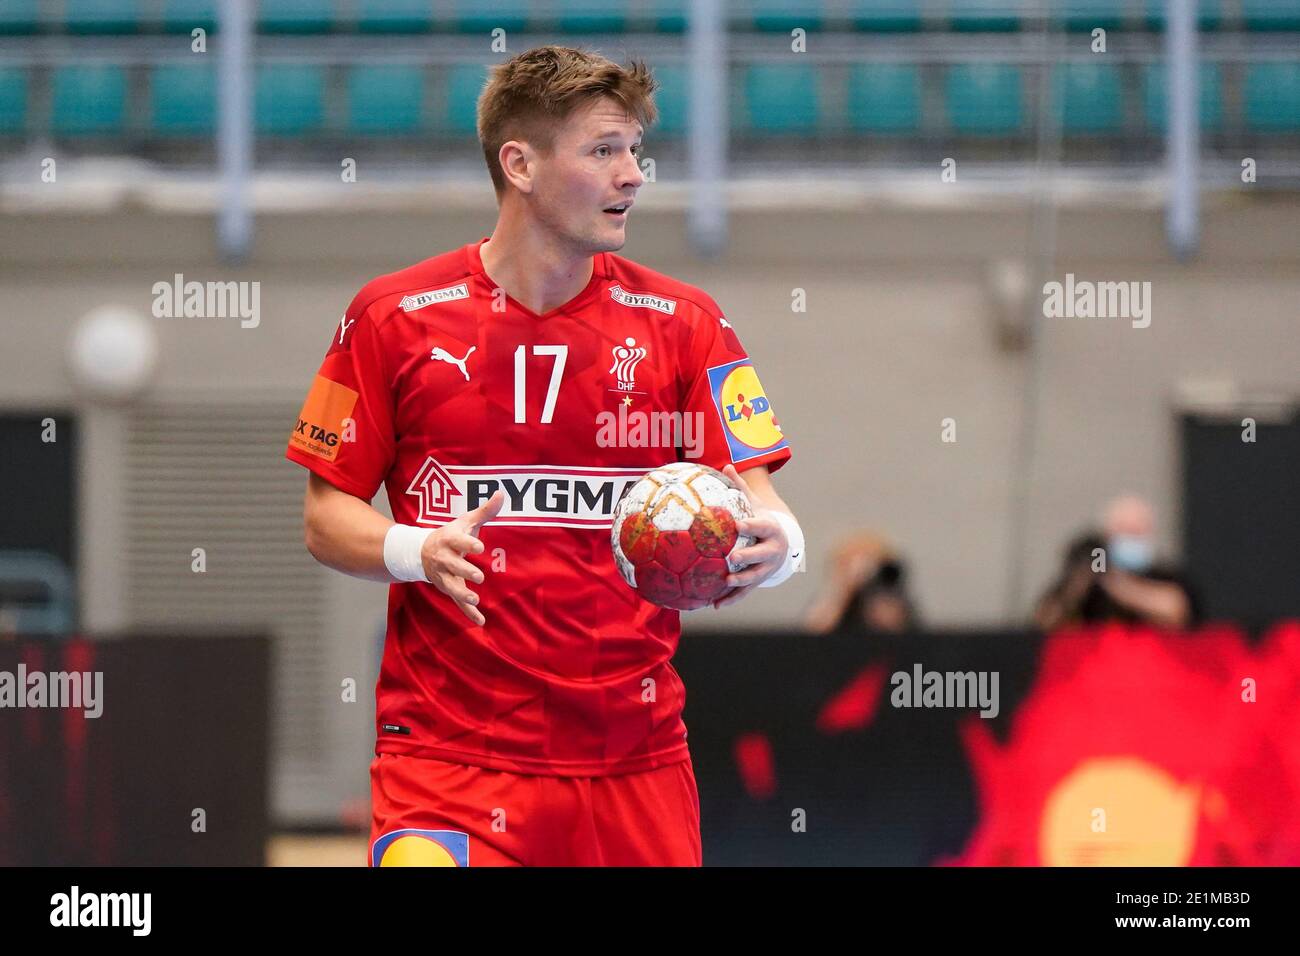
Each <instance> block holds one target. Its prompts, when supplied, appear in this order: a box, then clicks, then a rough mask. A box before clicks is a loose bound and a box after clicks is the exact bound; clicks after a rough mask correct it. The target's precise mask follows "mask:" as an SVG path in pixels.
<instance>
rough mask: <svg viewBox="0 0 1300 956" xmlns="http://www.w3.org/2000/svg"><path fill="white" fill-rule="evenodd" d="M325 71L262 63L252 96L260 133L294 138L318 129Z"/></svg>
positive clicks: (322, 115)
mask: <svg viewBox="0 0 1300 956" xmlns="http://www.w3.org/2000/svg"><path fill="white" fill-rule="evenodd" d="M324 90H325V68H324V67H321V66H317V65H315V64H306V63H261V64H258V67H257V79H256V84H255V89H254V93H253V117H254V124H255V125H256V127H257V131H258V132H259V133H267V134H270V135H272V136H297V135H301V134H303V133H308V132H312V131H314V130H317V129H319V128H320V126H321V124H322V122H323V120H324V116H325V109H324Z"/></svg>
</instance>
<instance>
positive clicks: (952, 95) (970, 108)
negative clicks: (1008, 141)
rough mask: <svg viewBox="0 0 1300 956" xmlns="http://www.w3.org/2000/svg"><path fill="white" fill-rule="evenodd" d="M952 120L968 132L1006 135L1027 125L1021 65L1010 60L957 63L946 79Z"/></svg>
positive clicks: (956, 128) (956, 127) (954, 125)
mask: <svg viewBox="0 0 1300 956" xmlns="http://www.w3.org/2000/svg"><path fill="white" fill-rule="evenodd" d="M944 99H945V101H946V104H947V110H948V122H949V124H950V125H951V126H952V129H953V131H954V132H956V133H960V134H962V135H964V136H1005V135H1009V134H1012V133H1016V132H1018V131H1019V130H1020V128H1021V127H1022V126H1023V125H1024V113H1023V96H1022V92H1021V75H1020V68H1019V67H1018V66H1014V65H1012V64H1009V63H957V64H954V65H953V66H951V67H949V68H948V75H947V77H946V78H945V83H944Z"/></svg>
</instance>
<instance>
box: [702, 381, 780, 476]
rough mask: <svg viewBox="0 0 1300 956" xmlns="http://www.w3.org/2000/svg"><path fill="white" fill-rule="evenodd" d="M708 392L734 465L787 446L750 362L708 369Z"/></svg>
mask: <svg viewBox="0 0 1300 956" xmlns="http://www.w3.org/2000/svg"><path fill="white" fill-rule="evenodd" d="M709 390H710V392H711V393H712V395H713V404H714V407H715V408H717V410H718V417H719V419H720V420H721V421H722V433H723V434H724V435H726V437H727V447H728V448H729V450H730V451H731V460H732V461H733V462H734V463H735V464H737V465H739V464H740V463H741V462H742V461H747V460H748V459H750V458H757V457H758V456H759V455H765V454H767V453H768V452H770V451H776V450H777V449H779V448H784V447H785V446H786V444H787V442H786V440H785V435H784V434H782V432H781V425H780V423H778V422H777V420H776V414H775V413H774V412H773V411H772V404H771V402H769V401H768V399H767V393H766V392H764V391H763V384H762V383H761V382H760V381H759V380H758V373H757V372H755V371H754V366H753V364H752V363H751V362H750V360H749V359H747V358H746V359H740V360H739V361H735V362H729V363H727V364H726V365H715V366H714V367H713V368H711V369H709Z"/></svg>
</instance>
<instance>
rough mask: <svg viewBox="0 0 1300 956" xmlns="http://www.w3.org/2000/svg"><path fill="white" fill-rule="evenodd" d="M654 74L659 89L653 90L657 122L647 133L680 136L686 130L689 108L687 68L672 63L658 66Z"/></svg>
mask: <svg viewBox="0 0 1300 956" xmlns="http://www.w3.org/2000/svg"><path fill="white" fill-rule="evenodd" d="M654 74H655V79H656V80H658V81H659V89H658V90H657V91H655V106H657V107H658V108H659V122H658V123H656V124H655V127H654V130H653V131H652V132H651V133H650V134H649V135H651V136H653V135H655V134H656V133H658V134H659V135H661V136H669V137H671V136H681V135H683V134H684V133H685V132H686V125H687V122H688V116H689V113H690V108H691V104H690V100H689V99H688V97H687V89H688V88H689V87H688V83H687V79H686V77H687V68H686V67H684V66H678V65H676V64H672V65H670V66H661V67H658V68H657V69H656V70H655V71H654Z"/></svg>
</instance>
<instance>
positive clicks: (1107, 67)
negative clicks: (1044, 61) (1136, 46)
mask: <svg viewBox="0 0 1300 956" xmlns="http://www.w3.org/2000/svg"><path fill="white" fill-rule="evenodd" d="M1053 83H1054V88H1055V93H1056V102H1058V103H1060V104H1061V110H1062V113H1061V129H1062V130H1063V131H1064V132H1065V134H1066V135H1080V134H1084V135H1087V134H1097V133H1113V132H1115V131H1116V130H1118V129H1119V128H1120V125H1121V124H1122V123H1123V119H1124V110H1123V101H1122V96H1123V93H1122V90H1121V87H1120V81H1119V70H1118V68H1116V67H1115V66H1113V65H1112V64H1110V63H1092V62H1088V63H1065V64H1062V65H1061V66H1058V67H1057V68H1056V71H1055V74H1054V76H1053Z"/></svg>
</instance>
